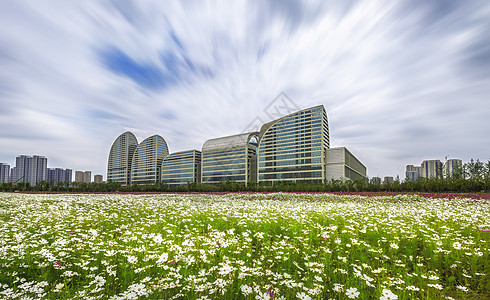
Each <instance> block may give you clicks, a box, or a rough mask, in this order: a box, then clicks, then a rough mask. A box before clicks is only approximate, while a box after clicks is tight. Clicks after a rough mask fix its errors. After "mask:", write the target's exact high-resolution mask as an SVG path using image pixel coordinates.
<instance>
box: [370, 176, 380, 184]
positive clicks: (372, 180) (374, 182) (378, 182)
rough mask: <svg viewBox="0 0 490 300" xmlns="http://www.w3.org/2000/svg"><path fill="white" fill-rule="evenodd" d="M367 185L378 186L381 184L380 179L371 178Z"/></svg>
mask: <svg viewBox="0 0 490 300" xmlns="http://www.w3.org/2000/svg"><path fill="white" fill-rule="evenodd" d="M369 183H371V184H374V185H380V184H381V177H377V176H375V177H371V180H369Z"/></svg>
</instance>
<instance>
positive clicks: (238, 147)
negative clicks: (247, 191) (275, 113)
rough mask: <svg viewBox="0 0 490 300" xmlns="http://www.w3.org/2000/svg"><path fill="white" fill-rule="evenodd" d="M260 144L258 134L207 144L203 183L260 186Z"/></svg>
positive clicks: (203, 153)
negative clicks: (258, 169) (257, 182)
mask: <svg viewBox="0 0 490 300" xmlns="http://www.w3.org/2000/svg"><path fill="white" fill-rule="evenodd" d="M257 144H258V132H249V133H242V134H238V135H232V136H227V137H221V138H215V139H210V140H208V141H206V142H205V143H204V144H203V146H202V161H201V178H202V182H203V183H219V182H220V181H235V182H239V183H244V184H247V182H251V181H252V182H256V181H257V179H256V177H257V175H256V174H257V173H256V172H257V168H256V166H257V156H256V155H257Z"/></svg>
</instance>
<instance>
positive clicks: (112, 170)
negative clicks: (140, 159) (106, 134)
mask: <svg viewBox="0 0 490 300" xmlns="http://www.w3.org/2000/svg"><path fill="white" fill-rule="evenodd" d="M136 147H138V140H137V139H136V137H135V136H134V134H132V133H131V132H129V131H127V132H125V133H123V134H121V135H120V136H119V137H118V138H117V139H116V140H115V141H114V143H113V144H112V147H111V151H110V152H109V161H108V163H107V180H108V181H109V180H111V181H113V182H119V183H121V184H123V185H128V184H130V183H131V180H130V178H131V162H132V160H133V154H134V151H135V150H136Z"/></svg>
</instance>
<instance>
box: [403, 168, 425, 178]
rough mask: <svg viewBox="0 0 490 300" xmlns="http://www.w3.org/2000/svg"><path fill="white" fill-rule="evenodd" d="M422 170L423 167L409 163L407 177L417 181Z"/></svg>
mask: <svg viewBox="0 0 490 300" xmlns="http://www.w3.org/2000/svg"><path fill="white" fill-rule="evenodd" d="M421 172H422V167H419V166H414V165H407V167H406V169H405V178H408V180H411V181H416V180H417V179H419V177H420V174H421Z"/></svg>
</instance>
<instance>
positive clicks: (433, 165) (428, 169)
mask: <svg viewBox="0 0 490 300" xmlns="http://www.w3.org/2000/svg"><path fill="white" fill-rule="evenodd" d="M421 168H422V169H421V176H422V177H425V178H429V177H436V178H442V162H441V161H440V160H438V159H433V160H424V161H423V162H422V164H421Z"/></svg>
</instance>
